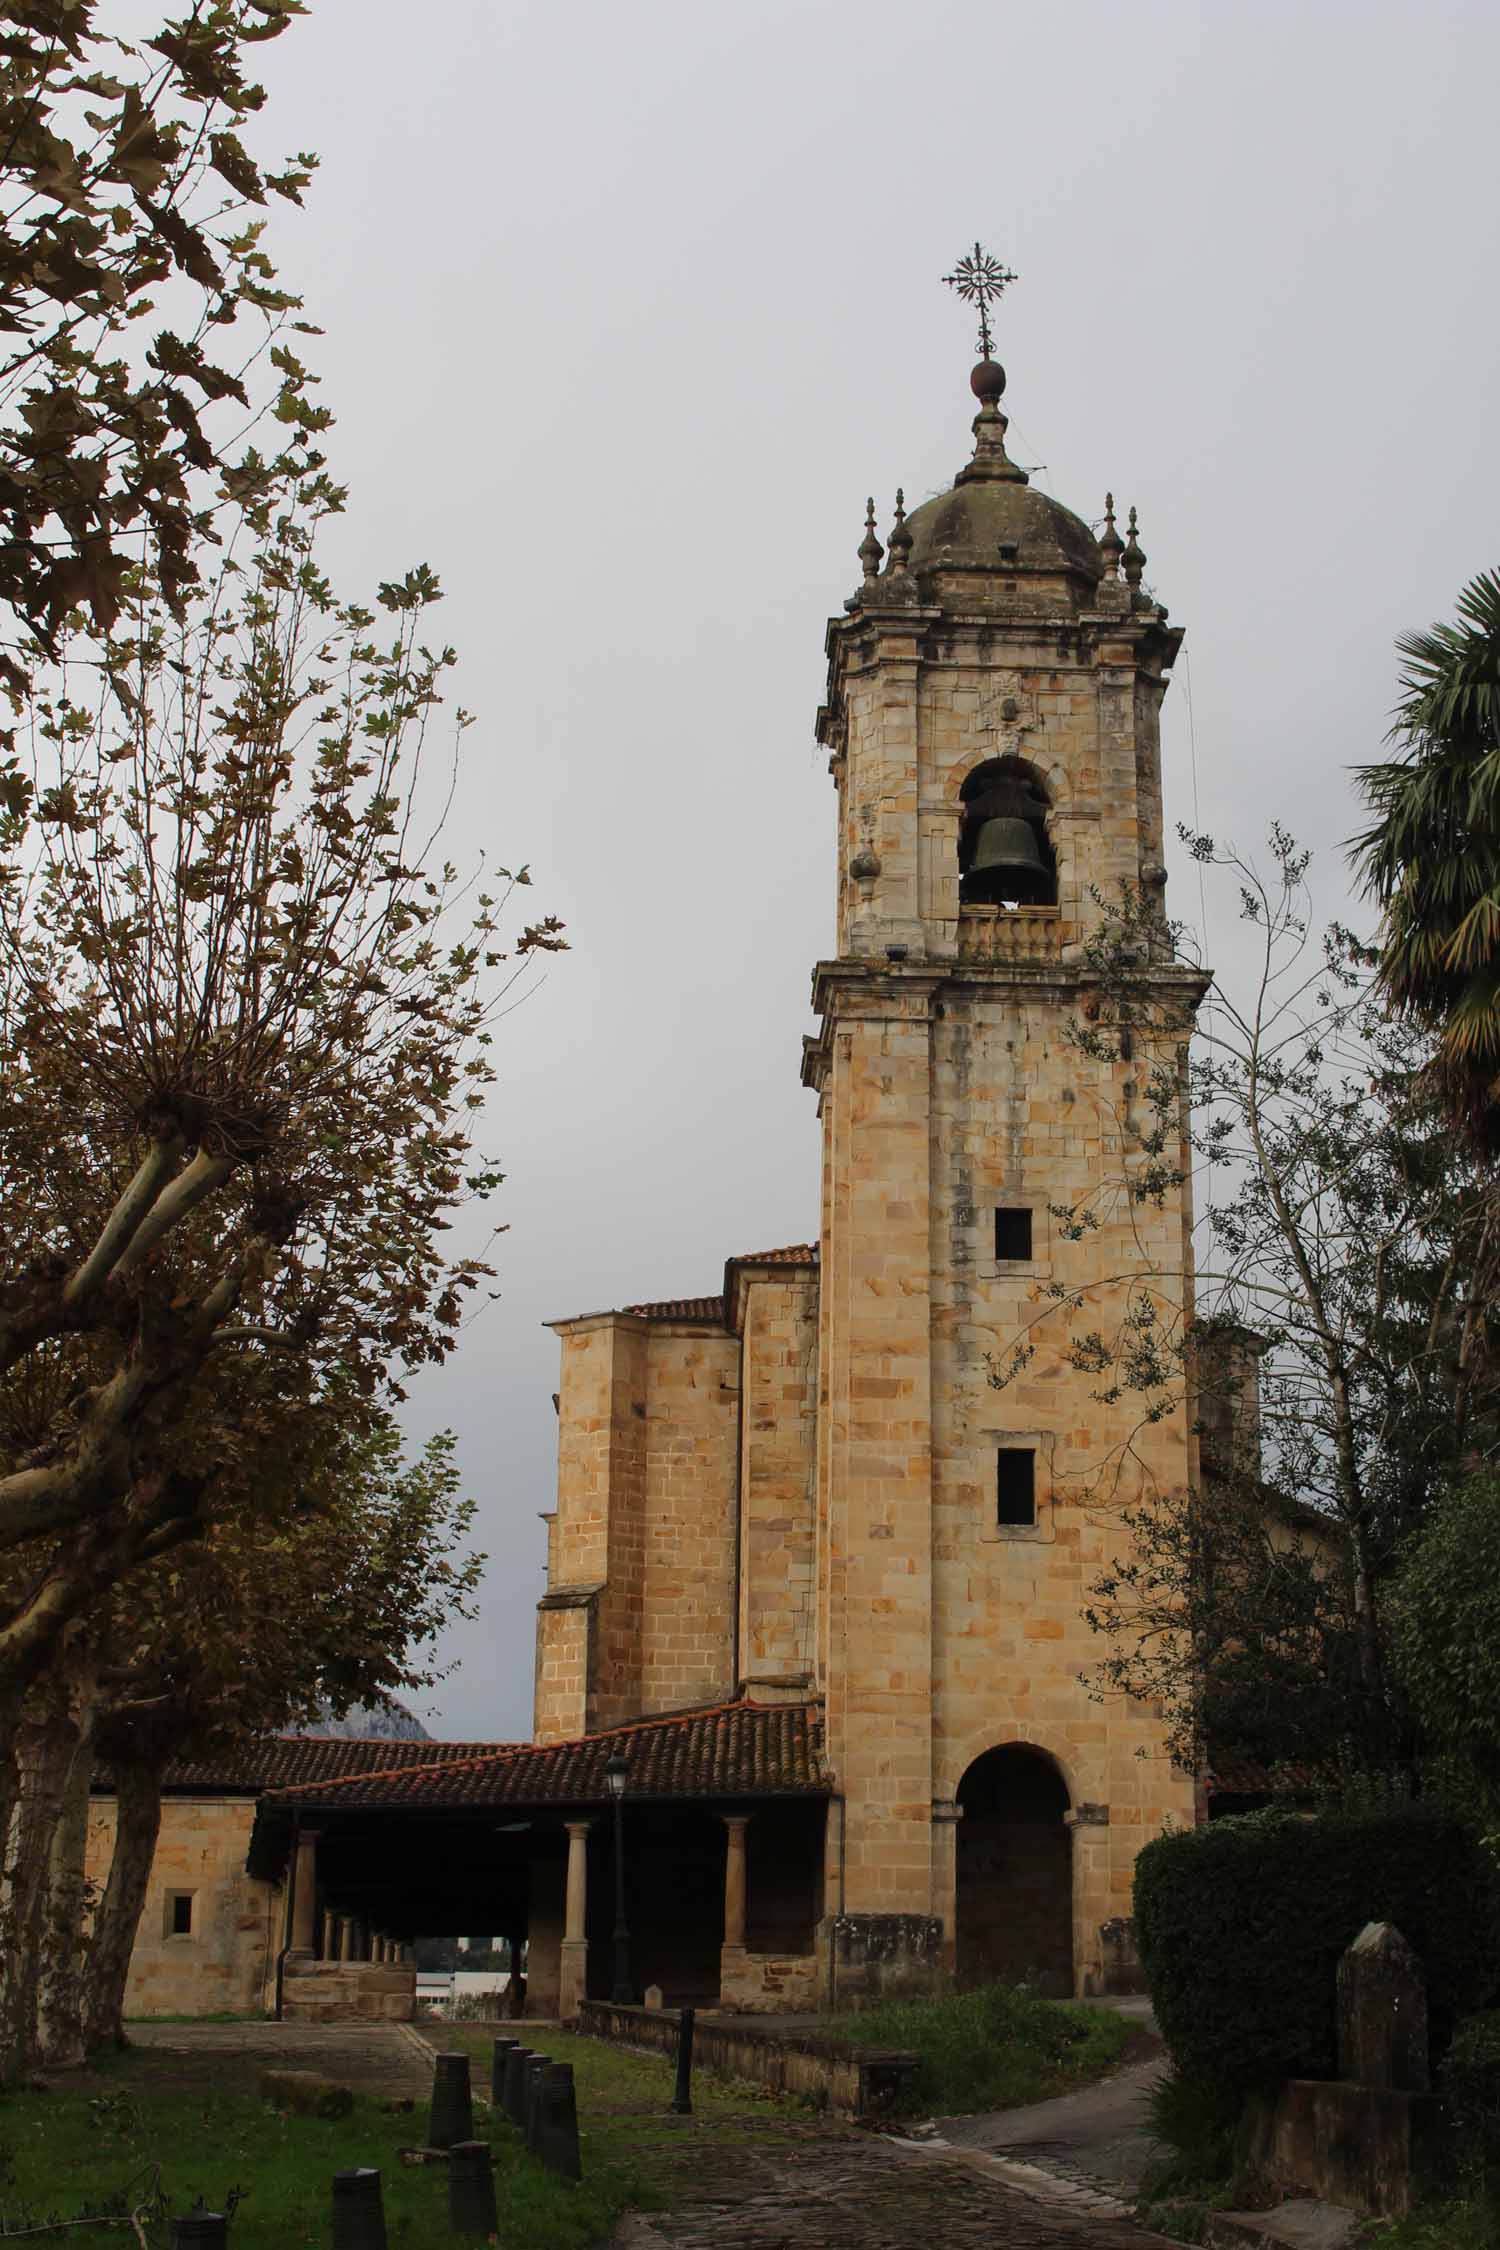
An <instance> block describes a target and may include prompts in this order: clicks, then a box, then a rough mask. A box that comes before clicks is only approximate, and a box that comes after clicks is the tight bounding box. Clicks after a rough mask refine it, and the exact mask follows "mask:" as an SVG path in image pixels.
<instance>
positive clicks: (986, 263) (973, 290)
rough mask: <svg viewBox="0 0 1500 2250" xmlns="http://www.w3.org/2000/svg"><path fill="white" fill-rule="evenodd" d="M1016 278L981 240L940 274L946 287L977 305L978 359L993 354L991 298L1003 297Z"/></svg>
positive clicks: (991, 357)
mask: <svg viewBox="0 0 1500 2250" xmlns="http://www.w3.org/2000/svg"><path fill="white" fill-rule="evenodd" d="M1015 278H1016V276H1015V275H1014V274H1013V273H1012V272H1011V270H1010V268H1009V266H1003V265H1002V264H1001V263H1000V260H999V259H998V258H992V257H991V256H990V254H989V252H988V250H986V249H985V247H984V245H983V243H982V242H976V243H975V245H974V248H973V250H972V251H971V252H970V253H969V255H968V257H967V258H960V259H959V261H958V264H957V265H956V266H955V267H954V269H953V271H952V273H945V274H944V276H943V279H944V281H945V282H946V283H947V284H948V287H949V288H950V289H956V290H957V291H958V293H959V295H960V297H962V298H963V300H964V302H965V303H966V304H970V305H977V306H978V307H979V356H980V358H981V359H993V358H994V356H995V355H994V353H993V351H992V350H991V348H990V347H991V346H992V344H993V343H994V340H995V339H994V337H993V336H992V335H991V334H990V305H991V302H992V301H993V300H994V299H996V298H999V297H1002V296H1003V295H1004V294H1005V291H1006V290H1007V288H1008V287H1009V286H1010V284H1011V282H1013V281H1014V280H1015Z"/></svg>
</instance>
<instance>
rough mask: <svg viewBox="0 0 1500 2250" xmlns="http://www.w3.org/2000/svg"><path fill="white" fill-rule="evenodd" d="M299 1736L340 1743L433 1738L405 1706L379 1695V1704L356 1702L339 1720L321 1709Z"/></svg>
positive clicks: (329, 1712) (411, 1740)
mask: <svg viewBox="0 0 1500 2250" xmlns="http://www.w3.org/2000/svg"><path fill="white" fill-rule="evenodd" d="M297 1732H298V1733H299V1734H315V1735H323V1736H328V1735H332V1736H334V1737H335V1738H336V1739H337V1740H338V1741H340V1742H430V1741H431V1740H432V1736H431V1735H430V1734H429V1733H428V1732H427V1729H426V1728H425V1727H424V1726H423V1724H422V1722H421V1720H420V1719H419V1718H417V1717H416V1716H415V1715H414V1714H413V1713H412V1712H410V1711H408V1710H407V1708H406V1705H405V1704H404V1703H397V1702H396V1701H395V1700H394V1698H390V1699H388V1698H386V1697H384V1696H382V1698H381V1700H380V1701H379V1702H378V1703H356V1704H355V1705H354V1706H353V1707H352V1709H350V1710H348V1711H346V1712H345V1713H344V1716H343V1717H342V1718H341V1719H336V1718H335V1717H334V1715H333V1713H332V1712H331V1711H328V1710H323V1711H320V1712H319V1713H318V1716H317V1717H316V1718H315V1719H312V1720H309V1722H308V1724H307V1725H306V1726H305V1727H299V1728H298V1729H297Z"/></svg>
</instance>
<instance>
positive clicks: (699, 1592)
mask: <svg viewBox="0 0 1500 2250" xmlns="http://www.w3.org/2000/svg"><path fill="white" fill-rule="evenodd" d="M739 1360H740V1351H739V1343H738V1340H737V1339H736V1338H735V1337H733V1336H730V1335H727V1334H726V1335H714V1334H713V1333H712V1332H707V1333H705V1332H704V1331H702V1330H693V1329H689V1328H681V1329H678V1328H671V1327H659V1326H653V1327H652V1329H651V1332H650V1335H649V1338H648V1341H647V1347H646V1389H645V1405H646V1420H645V1428H646V1444H645V1512H644V1524H645V1534H644V1564H643V1573H642V1597H641V1609H640V1616H639V1623H638V1627H637V1629H638V1631H639V1634H640V1650H641V1658H640V1662H641V1671H640V1699H639V1702H638V1705H637V1707H636V1710H625V1709H619V1710H617V1712H616V1714H615V1716H617V1717H618V1718H621V1719H626V1718H634V1717H635V1716H636V1713H637V1710H638V1711H673V1710H681V1709H684V1708H686V1707H688V1706H689V1705H692V1704H695V1703H711V1702H715V1701H717V1700H719V1699H721V1698H723V1697H725V1696H728V1695H730V1694H732V1693H733V1690H734V1679H733V1671H734V1652H733V1613H734V1535H735V1527H734V1511H735V1445H736V1441H737V1436H738V1426H739V1404H740V1396H739ZM610 1723H611V1722H610V1720H609V1719H606V1718H601V1719H599V1720H596V1722H595V1724H596V1725H609V1724H610Z"/></svg>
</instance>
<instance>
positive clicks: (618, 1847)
mask: <svg viewBox="0 0 1500 2250" xmlns="http://www.w3.org/2000/svg"><path fill="white" fill-rule="evenodd" d="M629 1775H630V1768H629V1766H628V1765H627V1763H626V1761H625V1760H624V1759H623V1758H622V1757H620V1756H618V1755H616V1756H615V1757H613V1758H611V1759H610V1761H609V1764H608V1765H607V1766H606V1767H605V1769H604V1780H605V1785H606V1787H607V1788H608V1790H609V1794H610V1798H611V1800H612V1802H613V1804H614V1808H615V1974H614V1985H613V1988H612V1990H611V1992H610V1998H611V1999H612V2000H613V2001H614V2002H615V2003H616V2005H617V2006H620V2005H623V2006H626V2007H628V2006H629V2004H630V2000H631V1997H632V1987H631V1981H630V1931H629V1929H628V1928H627V1927H626V1922H625V1840H624V1839H625V1821H624V1808H625V1784H626V1781H627V1780H628V1778H629Z"/></svg>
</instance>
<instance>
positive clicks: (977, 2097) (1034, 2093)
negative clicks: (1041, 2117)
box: [826, 1984, 1136, 2116]
mask: <svg viewBox="0 0 1500 2250" xmlns="http://www.w3.org/2000/svg"><path fill="white" fill-rule="evenodd" d="M826 2028H827V2029H828V2030H829V2031H831V2032H837V2033H838V2034H840V2036H842V2037H843V2038H846V2039H857V2040H860V2041H862V2042H866V2043H868V2044H870V2045H872V2046H881V2047H909V2048H911V2049H913V2050H914V2051H915V2053H916V2054H917V2055H918V2056H919V2057H920V2058H921V2060H920V2062H919V2064H918V2067H917V2072H916V2080H915V2084H914V2086H913V2089H912V2106H913V2107H914V2108H915V2109H916V2110H917V2111H919V2112H920V2113H921V2114H922V2115H924V2116H933V2115H937V2116H944V2115H950V2116H951V2115H954V2114H957V2113H958V2112H960V2111H966V2110H979V2109H1012V2108H1016V2107H1018V2106H1019V2105H1020V2104H1021V2103H1023V2102H1041V2101H1046V2100H1048V2099H1049V2098H1050V2096H1052V2095H1053V2094H1069V2093H1072V2091H1073V2090H1074V2088H1075V2087H1078V2086H1086V2085H1088V2084H1089V2082H1090V2081H1091V2080H1092V2079H1095V2078H1102V2077H1103V2076H1104V2074H1105V2072H1106V2071H1109V2070H1113V2069H1114V2068H1115V2066H1116V2064H1117V2063H1118V2062H1119V2061H1120V2060H1121V2058H1122V2056H1123V2055H1124V2053H1125V2050H1126V2048H1127V2047H1129V2046H1130V2045H1131V2043H1132V2040H1133V2039H1134V2038H1135V2037H1136V2032H1135V2027H1134V2026H1133V2025H1132V2024H1131V2023H1130V2022H1129V2020H1128V2019H1127V2018H1126V2017H1124V2016H1120V2015H1116V2014H1115V2012H1114V2010H1113V2009H1110V2008H1087V2007H1080V2006H1078V2005H1076V2004H1075V2003H1073V2002H1071V2001H1062V2000H1043V1999H1040V1998H1039V1997H1038V1995H1037V1994H1036V1993H1034V1992H1028V1991H1026V1990H1025V1989H1024V1988H1019V1987H1017V1986H1014V1985H1006V1984H986V1985H980V1986H978V1987H976V1989H975V1990H973V1991H971V1992H946V1993H940V1994H937V1995H936V1996H934V1997H933V1998H931V1999H920V2000H888V2001H885V2002H883V2003H882V2004H881V2005H880V2006H879V2007H875V2008H861V2009H859V2010H858V2011H857V2013H853V2014H850V2015H839V2016H829V2017H828V2018H827V2019H826Z"/></svg>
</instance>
